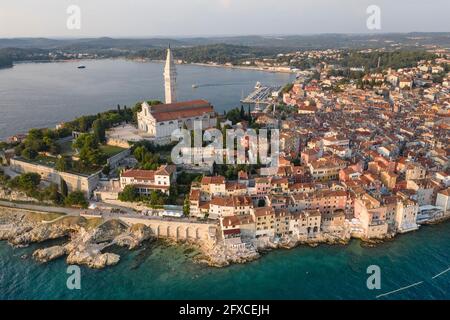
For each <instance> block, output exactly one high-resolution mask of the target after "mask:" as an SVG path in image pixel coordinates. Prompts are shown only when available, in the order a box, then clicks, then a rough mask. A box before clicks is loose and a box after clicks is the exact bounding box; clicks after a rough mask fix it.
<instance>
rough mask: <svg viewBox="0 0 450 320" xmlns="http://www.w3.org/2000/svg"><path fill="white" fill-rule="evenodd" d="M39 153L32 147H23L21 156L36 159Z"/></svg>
mask: <svg viewBox="0 0 450 320" xmlns="http://www.w3.org/2000/svg"><path fill="white" fill-rule="evenodd" d="M37 155H38V153H37V152H36V151H35V150H33V149H31V148H25V149H23V151H22V153H21V156H22V157H24V158H25V159H28V160H33V159H35V158H36V157H37Z"/></svg>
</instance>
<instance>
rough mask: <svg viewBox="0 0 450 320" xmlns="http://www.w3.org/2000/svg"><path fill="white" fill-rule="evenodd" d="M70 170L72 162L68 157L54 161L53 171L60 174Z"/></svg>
mask: <svg viewBox="0 0 450 320" xmlns="http://www.w3.org/2000/svg"><path fill="white" fill-rule="evenodd" d="M71 168H72V161H71V159H70V158H69V157H60V158H58V160H56V164H55V169H56V170H58V171H62V172H67V171H68V170H70V169H71Z"/></svg>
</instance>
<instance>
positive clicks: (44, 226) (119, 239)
mask: <svg viewBox="0 0 450 320" xmlns="http://www.w3.org/2000/svg"><path fill="white" fill-rule="evenodd" d="M18 206H19V205H14V204H11V205H10V206H7V205H5V203H3V202H2V203H1V204H0V221H1V223H0V241H2V240H3V241H7V242H8V243H9V244H10V245H12V246H13V247H15V248H21V247H27V246H29V245H30V244H33V243H45V242H46V241H48V240H56V239H67V241H65V243H64V244H62V245H57V246H50V247H45V248H41V249H38V250H36V251H34V252H33V254H32V256H33V258H34V259H35V260H36V261H37V262H39V263H47V262H49V261H52V260H55V259H59V258H61V257H64V256H66V257H67V260H66V261H67V263H68V264H77V265H86V266H87V267H89V268H93V269H102V268H105V267H108V266H113V265H115V264H117V263H119V261H120V256H119V255H117V254H114V253H110V252H105V250H106V249H107V248H108V247H111V246H113V245H118V246H120V247H126V248H128V249H129V250H134V249H136V248H139V247H141V245H142V243H143V242H144V241H155V240H163V241H166V242H167V243H168V244H170V245H174V246H179V245H187V246H188V248H191V249H192V250H195V251H196V252H198V255H196V256H195V257H194V259H193V262H194V263H199V264H204V265H207V266H209V267H214V268H223V267H227V266H230V265H234V264H245V263H249V262H252V261H255V260H258V259H259V258H261V257H262V256H263V255H265V254H266V253H268V252H270V251H273V250H280V249H288V250H290V249H294V248H297V247H303V246H304V247H312V248H315V247H317V246H319V245H331V246H336V245H337V246H347V245H348V244H349V243H350V241H351V240H352V239H359V240H360V241H361V247H364V248H372V247H377V246H378V245H380V244H383V243H386V242H390V241H396V238H397V236H398V235H399V234H392V233H391V234H388V235H387V236H386V237H384V238H380V239H363V238H359V237H355V236H353V235H351V234H350V233H349V232H348V230H347V231H344V232H343V233H341V234H327V233H325V234H321V235H320V236H319V237H316V238H298V237H284V238H282V239H279V241H273V239H265V240H263V241H260V240H258V239H256V240H253V241H251V242H249V243H248V245H247V246H246V247H245V249H242V248H241V249H240V250H236V249H234V248H230V247H228V246H226V245H225V244H224V243H223V242H222V241H215V242H212V241H203V240H202V241H196V240H175V239H172V238H160V237H156V236H155V235H154V234H153V233H152V231H151V229H150V228H149V227H148V226H146V225H145V224H143V223H139V222H137V223H134V224H129V225H127V224H125V221H124V220H121V219H120V217H119V218H116V219H115V218H104V217H101V216H95V215H89V214H88V215H86V214H80V215H78V216H77V215H75V214H67V213H63V212H64V211H65V210H63V209H66V208H59V209H60V210H59V211H58V207H55V211H46V209H45V207H42V209H41V210H39V206H34V208H29V209H25V208H20V207H18ZM22 206H23V205H22ZM448 221H450V216H449V215H447V216H444V217H441V218H439V219H436V220H433V221H429V222H427V223H425V224H424V225H429V226H433V225H437V224H441V223H445V222H448ZM417 232H420V231H419V230H417ZM99 239H101V241H98V240H99Z"/></svg>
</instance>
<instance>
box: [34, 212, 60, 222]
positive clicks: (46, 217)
mask: <svg viewBox="0 0 450 320" xmlns="http://www.w3.org/2000/svg"><path fill="white" fill-rule="evenodd" d="M62 216H65V214H63V213H40V212H30V213H27V219H28V220H29V221H33V222H41V221H52V220H55V219H57V218H59V217H62Z"/></svg>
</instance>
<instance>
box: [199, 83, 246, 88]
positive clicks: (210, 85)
mask: <svg viewBox="0 0 450 320" xmlns="http://www.w3.org/2000/svg"><path fill="white" fill-rule="evenodd" d="M248 84H252V83H250V82H233V83H204V84H198V85H197V86H196V87H197V88H205V87H222V86H240V85H248Z"/></svg>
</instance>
